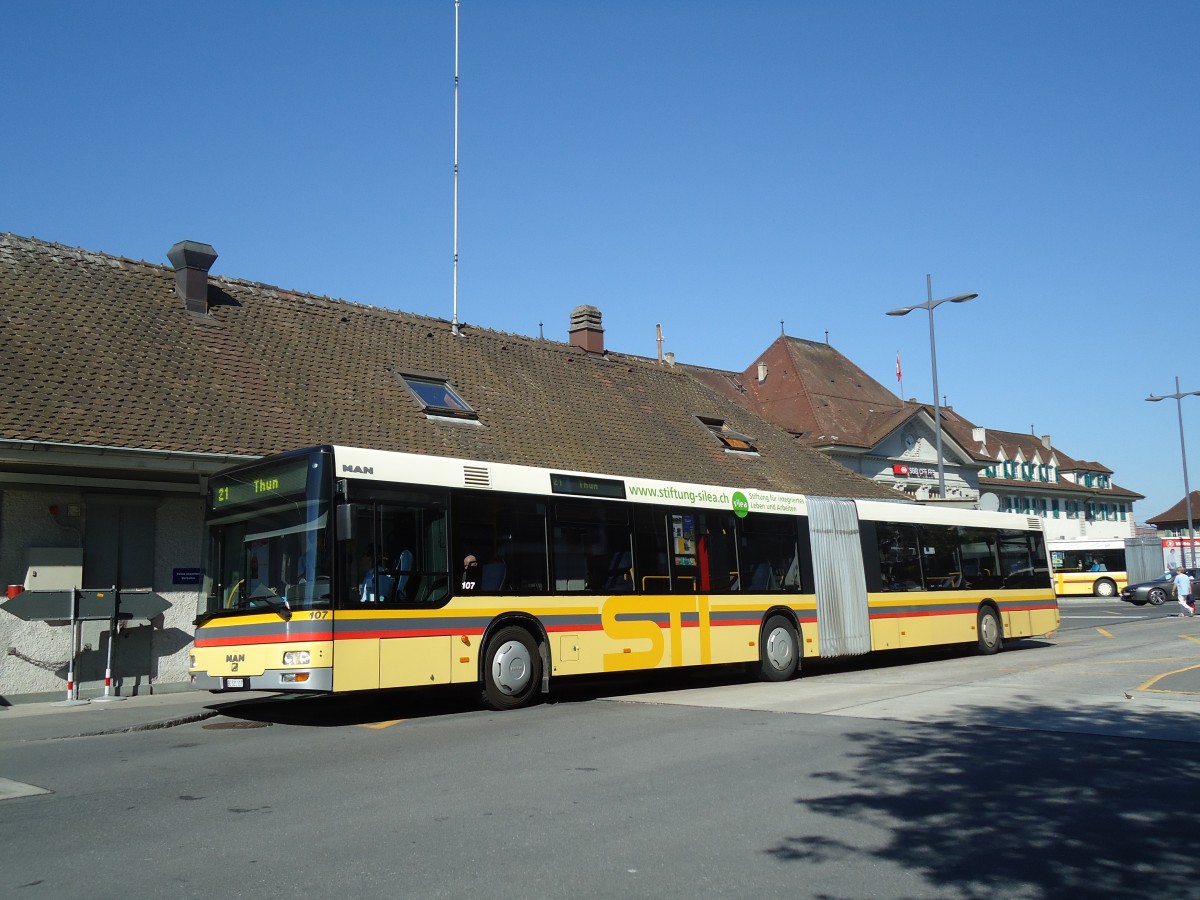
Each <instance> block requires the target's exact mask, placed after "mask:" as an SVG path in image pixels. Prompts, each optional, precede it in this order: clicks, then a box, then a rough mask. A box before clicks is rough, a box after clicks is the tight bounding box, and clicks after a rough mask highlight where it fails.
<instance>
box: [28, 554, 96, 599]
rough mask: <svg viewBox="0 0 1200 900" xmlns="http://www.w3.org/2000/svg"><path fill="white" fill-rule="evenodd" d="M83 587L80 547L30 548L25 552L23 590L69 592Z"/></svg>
mask: <svg viewBox="0 0 1200 900" xmlns="http://www.w3.org/2000/svg"><path fill="white" fill-rule="evenodd" d="M77 587H83V548H82V547H30V548H29V549H28V550H26V551H25V590H27V591H69V590H71V589H72V588H77Z"/></svg>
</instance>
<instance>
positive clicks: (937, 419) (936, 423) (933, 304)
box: [887, 275, 979, 500]
mask: <svg viewBox="0 0 1200 900" xmlns="http://www.w3.org/2000/svg"><path fill="white" fill-rule="evenodd" d="M925 292H926V293H927V294H928V296H929V299H928V300H926V301H925V302H924V303H918V304H917V305H916V306H901V307H900V308H899V309H889V310H888V312H887V314H888V315H889V316H907V315H908V314H909V313H910V312H912V311H913V310H914V309H924V310H928V311H929V356H930V358H931V359H932V360H933V427H934V437H935V439H936V440H937V472H938V496H939V497H941V498H942V499H943V500H944V499H946V472H945V468H944V467H943V465H942V411H941V407H940V406H939V405H938V404H939V402H940V401H939V399H938V397H939V394H938V380H937V341H935V340H934V337H933V311H934V310H935V309H937V308H938V307H939V306H941V305H942V304H943V303H966V302H967V301H968V300H974V299H975V298H976V297H978V296H979V295H978V294H956V295H955V296H953V297H943V298H942V299H941V300H934V299H933V278H932V277H931V276H929V275H926V276H925ZM902 399H903V398H902Z"/></svg>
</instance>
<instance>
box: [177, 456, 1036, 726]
mask: <svg viewBox="0 0 1200 900" xmlns="http://www.w3.org/2000/svg"><path fill="white" fill-rule="evenodd" d="M208 537H209V540H208V550H207V560H208V561H207V567H206V570H205V576H204V590H203V591H202V597H201V609H200V611H199V616H198V617H197V620H196V626H197V629H196V636H195V648H194V652H193V654H192V660H191V676H192V679H193V683H194V684H195V686H196V687H198V688H201V689H206V690H212V691H239V690H268V691H307V692H343V691H367V690H376V689H381V688H397V687H405V686H417V685H433V684H456V683H473V684H478V685H480V686H481V689H482V695H483V699H484V701H485V702H486V703H488V704H489V705H490V706H492V707H494V708H497V709H508V708H513V707H517V706H521V705H523V704H526V703H528V702H530V701H532V700H533V699H535V698H536V696H537V695H538V694H540V693H545V692H547V691H549V690H550V688H551V685H552V683H553V681H554V680H555V679H557V678H560V677H564V676H571V675H590V674H597V673H603V672H618V671H624V672H628V671H632V670H643V669H657V668H665V667H674V666H697V665H708V664H717V663H748V664H753V665H754V666H756V667H757V669H758V671H759V672H760V674H761V675H762V677H763V678H766V679H769V680H784V679H787V678H790V677H792V676H794V675H795V674H796V673H797V671H798V670H799V666H800V663H801V660H802V658H804V657H818V656H821V657H833V656H846V655H856V654H865V653H868V652H871V651H874V650H883V649H889V648H899V647H918V646H930V645H937V644H956V643H969V644H973V645H975V646H977V647H978V648H979V650H980V651H981V652H983V653H994V652H995V651H997V650H998V649H1000V648H1001V646H1002V644H1003V642H1004V640H1005V639H1006V638H1018V637H1028V636H1036V635H1045V634H1048V633H1050V632H1053V631H1055V630H1056V629H1057V628H1058V625H1059V612H1058V606H1057V603H1056V600H1055V595H1054V591H1053V589H1052V584H1051V579H1050V571H1049V565H1048V558H1047V554H1046V544H1045V541H1044V539H1043V535H1042V532H1041V522H1040V520H1039V519H1038V518H1036V517H1033V518H1031V517H1025V516H1017V515H1012V514H1008V513H994V512H982V511H976V510H948V509H936V508H931V507H924V506H919V505H915V504H906V503H894V502H886V501H870V500H854V499H845V498H826V497H805V496H800V495H796V494H785V493H778V492H772V491H763V490H755V489H739V488H737V487H719V486H711V485H689V484H682V483H674V482H660V481H652V480H648V479H643V478H633V477H622V476H620V475H611V474H606V475H600V474H591V473H580V472H567V471H556V470H551V469H543V468H535V467H527V466H516V465H507V464H500V463H486V462H480V461H475V460H466V459H453V458H444V457H433V456H428V455H416V454H406V453H395V452H385V451H379V450H369V449H356V448H350V447H328V446H327V447H316V448H312V449H307V450H301V451H295V452H291V453H286V454H281V455H279V456H275V457H270V458H267V459H264V460H260V461H257V462H254V463H252V464H246V465H241V466H238V467H236V468H233V469H229V470H227V471H225V472H223V473H221V474H219V475H217V476H214V477H213V478H212V479H211V481H210V486H209V498H208Z"/></svg>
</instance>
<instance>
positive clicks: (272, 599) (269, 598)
mask: <svg viewBox="0 0 1200 900" xmlns="http://www.w3.org/2000/svg"><path fill="white" fill-rule="evenodd" d="M248 599H249V600H250V602H251V603H252V604H253V602H254V601H256V600H261V601H262V602H263V603H265V604H267V606H269V607H271V609H273V610H275V613H276V614H277V615H278V616H279V618H281V619H283V620H284V621H285V622H287V621H288V620H290V619H291V618H292V608H291V607H290V606H288V602H287V597H280V596H279V595H278V594H276V593H275V592H274V591H273V590H271V589H270V588H269V587H267V586H266V585H265V584H264V585H263V586H262V587H260V588H259V589H258V590H257V591H255V592H254V593H253V594H251V595H250V597H249V598H248Z"/></svg>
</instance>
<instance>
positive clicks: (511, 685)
mask: <svg viewBox="0 0 1200 900" xmlns="http://www.w3.org/2000/svg"><path fill="white" fill-rule="evenodd" d="M541 680H542V657H541V655H540V654H539V653H538V648H537V645H536V644H535V643H534V641H533V638H532V637H531V636H530V634H529V632H528V631H526V630H525V629H524V628H518V627H516V626H515V625H510V626H508V627H507V628H501V629H500V630H499V631H497V632H496V634H495V636H493V637H492V639H491V640H490V641H488V645H487V651H486V653H485V655H484V667H483V701H484V702H485V703H486V704H487V705H488V706H490V707H491V708H492V709H498V710H507V709H517V708H518V707H520V706H525V705H526V704H527V703H529V702H530V700H531V699H532V698H533V695H534V692H535V691H537V688H538V683H539V682H540V681H541Z"/></svg>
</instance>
